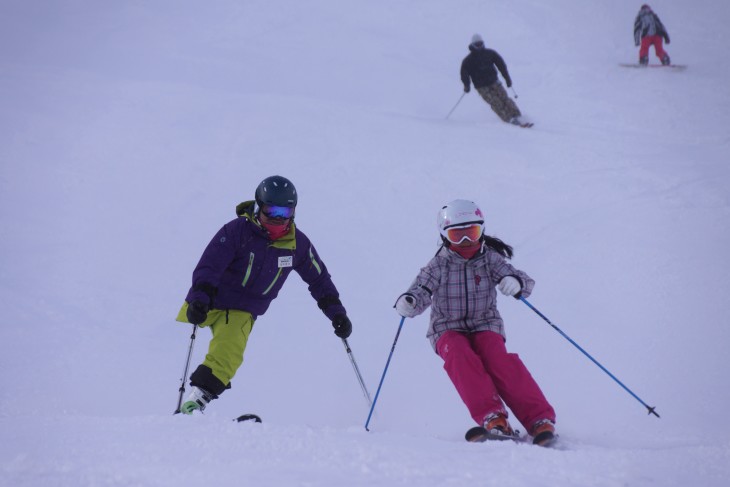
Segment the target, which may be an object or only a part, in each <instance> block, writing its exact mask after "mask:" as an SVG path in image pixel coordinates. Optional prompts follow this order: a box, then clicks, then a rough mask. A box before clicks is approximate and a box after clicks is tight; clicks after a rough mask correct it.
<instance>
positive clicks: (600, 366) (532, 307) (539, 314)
mask: <svg viewBox="0 0 730 487" xmlns="http://www.w3.org/2000/svg"><path fill="white" fill-rule="evenodd" d="M519 299H520V301H522V302H523V303H525V304H526V305H527V306H528V307H529V308H530V309H531V310H532V311H534V312H535V313H537V315H538V316H539V317H540V318H542V319H543V320H545V321H546V322H547V324H548V325H550V326H552V327H553V328H554V329H555V331H557V332H558V333H560V334H561V335H562V336H563V337H564V338H565V339H566V340H568V341H569V342H570V343H571V344H572V345H573V346H574V347H575V348H577V349H578V350H580V351H581V352H583V355H585V356H586V357H588V358H589V359H591V361H592V362H593V363H594V364H596V365H597V366H598V367H599V368H600V369H601V370H602V371H604V372H605V373H606V374H608V376H609V377H610V378H612V379H613V380H615V381H616V383H617V384H618V385H620V386H621V387H623V388H624V390H625V391H626V392H628V393H629V394H631V395H632V396H634V399H636V400H637V401H639V402H640V403H641V404H643V405H644V407H645V408H646V409H647V411H648V414H653V415H654V416H656V417H657V418H659V417H660V416H659V415H658V414H657V412H656V411H655V409H656V408H655V407H650V406H649V405H647V404H646V403H645V402H644V401H642V400H641V398H639V396H637V395H636V394H634V393H633V391H631V389H629V388H628V387H626V386H625V385H624V383H623V382H621V381H620V380H618V379H617V378H616V376H614V375H613V374H612V373H611V372H609V371H608V370H607V369H606V368H605V367H604V366H603V365H601V364H600V363H598V361H597V360H596V359H594V358H593V357H591V355H590V354H589V353H588V352H586V351H585V350H583V348H582V347H581V346H580V345H578V344H577V343H575V342H574V341H573V339H571V338H570V337H569V336H568V335H566V334H565V333H563V330H561V329H560V328H558V327H557V326H556V325H555V324H553V322H552V321H550V320H549V319H548V318H547V316H545V315H544V314H542V313H540V311H539V310H538V309H537V308H535V307H534V306H533V305H532V304H530V302H529V301H528V300H526V299H525V298H524V297H522V296H520V298H519Z"/></svg>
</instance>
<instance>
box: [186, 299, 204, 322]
mask: <svg viewBox="0 0 730 487" xmlns="http://www.w3.org/2000/svg"><path fill="white" fill-rule="evenodd" d="M187 316H188V321H189V322H190V323H192V324H193V325H199V324H201V323H202V322H204V321H205V320H206V319H207V318H208V305H207V304H205V303H203V302H202V301H193V302H192V303H190V304H188V312H187Z"/></svg>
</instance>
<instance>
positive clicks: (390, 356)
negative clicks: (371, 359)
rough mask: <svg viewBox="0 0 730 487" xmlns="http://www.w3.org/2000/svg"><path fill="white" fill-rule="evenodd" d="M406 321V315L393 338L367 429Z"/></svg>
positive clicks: (366, 423)
mask: <svg viewBox="0 0 730 487" xmlns="http://www.w3.org/2000/svg"><path fill="white" fill-rule="evenodd" d="M404 321H406V317H405V316H404V317H403V318H401V320H400V325H398V332H397V333H396V334H395V340H393V346H392V347H391V348H390V355H388V361H387V362H385V369H384V370H383V376H382V377H381V378H380V384H378V390H377V391H375V399H373V405H372V406H370V414H368V419H367V421H365V431H370V429H368V425H369V424H370V418H371V417H372V416H373V410H375V403H376V402H378V396H379V395H380V388H381V387H383V381H384V380H385V373H386V372H388V365H390V359H391V358H392V357H393V352H394V351H395V344H396V343H397V342H398V336H399V335H400V330H401V328H403V322H404Z"/></svg>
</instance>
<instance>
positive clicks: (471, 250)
mask: <svg viewBox="0 0 730 487" xmlns="http://www.w3.org/2000/svg"><path fill="white" fill-rule="evenodd" d="M481 247H482V246H481V245H475V246H473V247H459V246H458V245H452V246H451V247H450V248H451V250H453V251H454V252H456V253H457V254H459V255H460V256H462V257H463V258H465V259H466V260H469V259H471V258H472V257H474V256H475V255H476V254H477V252H479V249H480V248H481Z"/></svg>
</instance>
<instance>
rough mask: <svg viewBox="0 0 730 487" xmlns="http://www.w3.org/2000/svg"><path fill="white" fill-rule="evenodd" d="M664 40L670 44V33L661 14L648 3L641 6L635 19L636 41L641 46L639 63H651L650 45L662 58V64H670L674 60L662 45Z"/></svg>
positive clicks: (645, 64) (644, 64)
mask: <svg viewBox="0 0 730 487" xmlns="http://www.w3.org/2000/svg"><path fill="white" fill-rule="evenodd" d="M662 40H664V41H665V42H666V43H667V44H669V33H668V32H667V29H666V28H665V27H664V24H662V21H661V20H659V16H658V15H657V14H655V13H654V11H653V10H652V9H651V7H649V6H648V5H647V4H644V5H642V6H641V9H640V10H639V13H638V14H637V15H636V20H635V21H634V43H635V44H636V45H637V46H639V45H640V44H641V47H640V48H639V64H640V65H642V66H647V65H648V64H649V47H650V46H654V51H655V52H656V56H657V57H658V58H659V59H660V60H661V62H662V65H664V66H669V65H670V64H671V63H672V62H671V60H670V59H669V54H667V52H666V51H665V50H664V47H663V46H662Z"/></svg>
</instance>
